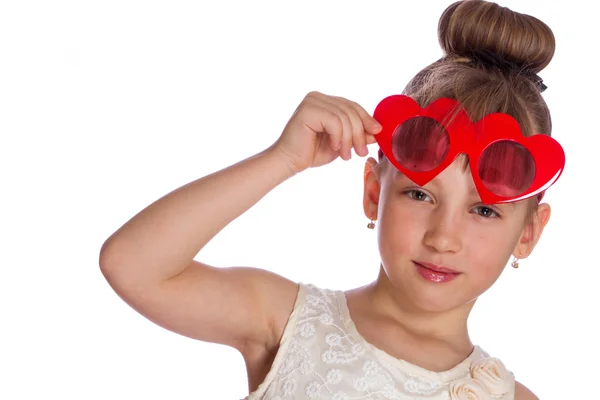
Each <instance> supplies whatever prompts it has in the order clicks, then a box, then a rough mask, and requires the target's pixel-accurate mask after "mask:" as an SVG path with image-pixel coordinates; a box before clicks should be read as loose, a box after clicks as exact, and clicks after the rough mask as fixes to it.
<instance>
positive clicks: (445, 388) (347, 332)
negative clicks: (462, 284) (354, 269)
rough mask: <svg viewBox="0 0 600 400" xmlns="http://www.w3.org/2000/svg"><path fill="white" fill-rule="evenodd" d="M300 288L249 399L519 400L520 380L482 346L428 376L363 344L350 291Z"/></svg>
mask: <svg viewBox="0 0 600 400" xmlns="http://www.w3.org/2000/svg"><path fill="white" fill-rule="evenodd" d="M299 286H300V288H299V291H298V297H297V299H296V303H295V304H294V309H293V311H292V313H291V315H290V317H289V321H288V323H287V325H286V328H285V330H284V333H283V336H282V339H281V344H280V348H279V351H278V353H277V355H276V356H275V360H274V361H273V365H272V367H271V370H270V371H269V373H268V374H267V376H266V378H265V380H264V381H263V382H262V383H261V384H260V385H259V387H258V388H257V389H256V390H255V391H254V392H252V393H250V395H249V396H247V397H246V399H245V400H287V399H320V400H358V399H361V400H366V399H390V400H425V399H427V400H454V399H469V400H471V399H478V400H479V399H486V400H487V399H494V400H498V399H501V400H514V385H515V381H514V375H513V374H512V373H511V372H509V371H507V370H506V369H504V365H503V364H502V362H500V360H498V359H496V358H492V357H490V356H489V355H488V354H487V353H486V352H485V351H483V350H482V349H481V348H480V347H479V346H475V349H474V351H473V352H472V354H471V355H469V357H468V358H467V359H465V360H464V361H463V362H461V363H460V364H458V365H457V366H455V367H453V368H451V369H450V370H447V371H444V372H433V371H428V370H426V369H424V368H421V367H418V366H416V365H414V364H410V363H408V362H406V361H404V360H400V359H397V358H395V357H392V356H391V355H389V354H387V353H385V352H384V351H381V350H379V349H378V348H376V347H374V346H373V345H371V344H369V343H368V342H367V341H366V340H365V339H364V338H362V336H361V335H360V334H359V333H358V331H357V330H356V327H355V326H354V323H353V322H352V320H351V318H350V313H349V311H348V306H347V304H346V297H345V295H344V292H342V291H332V290H328V289H320V288H317V287H315V286H314V285H311V284H303V283H300V284H299Z"/></svg>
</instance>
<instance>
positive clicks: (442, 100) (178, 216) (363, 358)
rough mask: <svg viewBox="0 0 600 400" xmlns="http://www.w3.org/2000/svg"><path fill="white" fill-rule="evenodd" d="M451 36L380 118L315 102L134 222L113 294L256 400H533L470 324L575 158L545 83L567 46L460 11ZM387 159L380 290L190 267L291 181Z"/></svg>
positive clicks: (534, 238) (370, 190) (374, 202)
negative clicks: (231, 370) (230, 375)
mask: <svg viewBox="0 0 600 400" xmlns="http://www.w3.org/2000/svg"><path fill="white" fill-rule="evenodd" d="M438 35H439V41H440V44H441V46H442V48H443V50H444V53H445V56H444V57H443V58H442V59H440V60H438V61H437V62H435V63H433V64H432V65H430V66H428V67H426V68H425V69H424V70H423V71H421V72H420V73H418V74H417V76H415V77H414V78H413V79H412V80H411V81H410V82H409V84H408V85H407V86H406V88H405V90H404V92H403V95H404V96H390V97H388V98H386V99H384V100H383V101H382V102H381V103H380V104H379V106H378V107H377V109H376V110H375V113H374V116H373V117H371V116H370V115H369V114H368V113H367V112H366V111H365V110H364V109H363V108H362V107H361V106H360V105H358V104H356V103H355V102H352V101H349V100H347V99H344V98H339V97H334V96H328V95H324V94H321V93H318V92H312V93H309V94H308V95H307V96H306V97H305V99H304V100H303V101H302V102H301V104H300V105H299V106H298V108H297V109H296V111H295V112H294V114H293V116H292V117H291V119H290V120H289V122H288V124H287V125H286V127H285V129H284V130H283V133H282V134H281V136H280V137H279V138H278V140H277V141H275V143H273V145H271V146H270V147H269V148H267V149H265V150H264V151H262V152H260V153H258V154H256V155H254V156H253V157H250V158H248V159H246V160H243V161H241V162H239V163H237V164H235V165H232V166H230V167H228V168H225V169H224V170H221V171H218V172H216V173H213V174H211V175H209V176H206V177H203V178H201V179H198V180H196V181H193V182H191V183H189V184H187V185H185V186H183V187H181V188H179V189H177V190H175V191H173V192H172V193H169V194H168V195H166V196H164V197H163V198H161V199H159V200H157V201H156V202H154V203H153V204H152V205H150V206H149V207H147V208H146V209H144V210H143V211H141V212H140V213H139V214H138V215H136V216H135V217H134V218H132V219H131V220H130V221H128V222H127V223H126V224H125V225H124V226H123V227H121V228H120V229H119V230H118V231H117V232H115V233H114V234H113V235H111V237H110V238H109V239H108V240H107V241H106V242H105V243H104V245H103V247H102V250H101V254H100V265H101V269H102V272H103V274H104V276H105V277H106V279H107V280H108V282H109V283H110V284H111V286H112V287H113V289H114V290H115V291H116V292H117V293H118V294H119V296H121V297H122V298H123V299H124V300H125V301H126V302H128V304H130V305H131V307H133V308H134V309H136V310H137V311H139V312H140V313H141V314H143V315H144V316H146V317H147V318H148V319H151V320H152V321H154V322H155V323H157V324H159V325H161V326H163V327H165V328H166V329H170V330H172V331H174V332H177V333H180V334H182V335H185V336H188V337H191V338H195V339H198V340H202V341H206V342H212V343H220V344H225V345H229V346H231V347H233V348H235V349H237V350H239V351H240V353H241V354H242V355H243V357H244V360H245V362H246V366H247V371H248V382H249V390H250V394H249V396H248V397H247V399H250V400H257V399H304V398H315V399H359V398H360V399H493V398H494V399H520V400H523V399H535V398H536V396H535V395H533V393H531V392H530V391H529V390H528V389H526V387H525V386H524V385H522V384H521V383H518V382H516V381H515V379H514V376H513V374H512V373H511V372H510V371H509V370H507V369H506V368H505V367H504V365H503V363H502V362H501V361H500V359H498V358H494V357H491V356H490V355H489V354H487V353H486V352H485V351H484V350H483V349H481V348H480V347H478V346H476V345H474V344H473V343H472V342H471V340H470V338H469V333H468V330H467V319H468V316H469V314H470V311H471V309H472V307H473V305H474V303H475V301H476V299H477V298H478V296H480V295H481V294H482V293H484V292H485V291H486V290H487V289H488V288H490V287H491V285H492V284H493V283H494V282H495V281H496V279H497V278H498V277H499V275H500V274H501V272H502V270H503V269H504V267H505V265H506V264H507V261H508V259H509V257H510V256H511V255H513V256H514V257H515V260H514V261H513V263H512V265H513V266H514V267H517V266H518V263H517V259H520V258H525V257H527V256H528V255H529V254H530V253H531V252H532V250H533V249H534V247H535V245H536V243H537V242H538V240H539V238H540V235H541V234H542V231H543V229H544V227H545V225H546V224H547V222H548V219H549V217H550V207H549V205H548V204H544V203H540V199H541V195H542V193H543V190H545V189H547V188H548V187H549V186H550V185H551V184H552V183H554V182H555V180H556V179H557V177H558V175H560V172H561V171H562V164H563V160H564V158H563V153H562V149H561V148H560V146H559V145H558V144H557V143H556V142H555V141H553V139H551V138H550V137H549V135H550V131H551V125H550V115H549V112H548V108H547V106H546V104H545V102H544V100H543V98H542V97H541V95H540V93H541V91H543V90H544V88H545V86H544V85H543V83H542V82H541V80H540V79H539V78H538V77H537V75H535V74H536V73H538V72H539V71H540V70H542V69H543V68H544V67H545V66H546V65H548V63H549V62H550V60H551V58H552V55H553V53H554V37H553V35H552V32H551V30H550V29H549V28H548V27H547V26H546V25H545V24H544V23H543V22H541V21H539V20H538V19H536V18H534V17H531V16H528V15H524V14H519V13H516V12H513V11H511V10H508V9H506V8H502V7H500V6H498V5H496V4H494V3H489V2H485V1H463V2H456V3H454V4H452V5H450V6H449V7H448V8H447V9H446V10H445V12H444V13H443V14H442V16H441V19H440V21H439V29H438ZM471 121H473V122H471ZM474 122H478V123H474ZM484 128H485V129H484ZM537 133H542V134H545V135H539V136H535V137H534V138H535V140H526V139H525V138H526V137H529V136H533V135H534V134H537ZM475 139H476V140H475ZM538 139H539V140H538ZM375 142H377V143H378V144H379V147H380V150H379V160H374V159H373V158H369V159H368V160H367V161H366V164H365V174H364V196H363V208H364V213H365V216H366V217H367V218H368V219H369V220H370V222H369V224H368V227H369V228H374V227H375V222H376V221H378V223H377V228H378V240H379V250H380V256H381V259H380V261H379V275H378V277H377V279H376V280H375V281H374V282H372V283H370V284H367V285H365V286H362V287H359V288H355V289H353V290H348V291H345V292H342V291H333V290H329V289H324V288H318V287H315V286H313V285H310V284H303V283H295V282H292V281H290V280H288V279H286V278H284V277H282V276H278V275H276V274H273V273H271V272H268V271H264V270H260V269H255V268H244V267H235V268H215V267H212V266H209V265H206V264H203V263H200V262H197V261H195V260H194V257H195V256H196V254H197V253H198V252H199V251H200V250H201V249H202V248H203V247H204V246H205V245H206V244H207V243H208V242H209V241H210V240H211V239H212V238H213V237H214V236H215V235H216V234H217V233H218V232H219V231H221V230H222V229H223V228H224V227H226V226H227V225H228V224H229V223H230V222H231V221H233V220H234V219H236V218H237V217H238V216H240V215H241V214H243V213H244V212H245V211H247V210H248V209H249V208H250V207H252V206H253V205H254V204H256V203H257V202H258V201H259V200H260V199H261V198H262V197H264V196H265V195H266V194H267V193H268V192H270V191H271V190H272V189H274V188H275V187H276V186H278V185H279V184H281V183H282V182H284V181H285V180H287V179H289V178H290V177H292V176H294V175H296V174H299V173H301V172H302V171H304V170H306V169H307V168H309V167H319V166H322V165H325V164H328V163H330V162H331V161H333V160H335V159H336V158H338V157H341V158H342V159H344V160H348V159H349V158H350V152H351V149H352V148H354V151H355V152H356V154H358V155H360V156H366V155H367V154H368V151H367V145H368V144H373V143H375ZM539 148H541V149H542V152H541V153H540V152H539V150H538V149H539ZM540 154H542V155H544V154H545V155H550V156H551V157H547V156H546V157H542V156H540Z"/></svg>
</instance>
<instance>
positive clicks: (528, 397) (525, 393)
mask: <svg viewBox="0 0 600 400" xmlns="http://www.w3.org/2000/svg"><path fill="white" fill-rule="evenodd" d="M515 400H540V398H539V397H537V396H536V395H535V394H533V392H532V391H531V390H529V389H527V387H526V386H525V385H523V384H522V383H521V382H515Z"/></svg>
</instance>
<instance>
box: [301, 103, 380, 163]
mask: <svg viewBox="0 0 600 400" xmlns="http://www.w3.org/2000/svg"><path fill="white" fill-rule="evenodd" d="M309 96H311V97H312V99H311V100H312V101H313V102H314V104H318V105H320V106H321V107H322V108H324V109H326V110H328V111H329V112H330V113H331V114H329V119H327V118H326V119H323V121H329V123H324V124H323V128H324V130H325V131H326V132H327V133H328V134H329V136H330V143H331V147H332V148H333V149H334V150H336V151H339V154H340V156H341V157H342V159H344V160H349V159H350V158H351V157H352V154H351V151H352V148H353V147H354V151H355V152H356V154H358V155H360V156H363V157H364V156H366V155H368V153H369V151H368V149H367V144H372V143H375V142H376V141H375V136H374V135H376V134H377V133H379V132H380V131H381V125H380V124H379V123H378V122H377V121H376V120H375V119H374V118H373V117H371V116H370V115H369V113H367V111H366V110H365V109H364V108H363V107H361V106H360V105H359V104H357V103H355V102H353V101H350V100H347V99H345V98H342V97H334V96H327V95H324V94H322V93H318V92H312V93H310V94H309ZM332 114H334V115H335V116H336V117H337V118H333V115H332Z"/></svg>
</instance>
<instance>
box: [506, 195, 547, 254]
mask: <svg viewBox="0 0 600 400" xmlns="http://www.w3.org/2000/svg"><path fill="white" fill-rule="evenodd" d="M550 211H551V210H550V205H549V204H547V203H542V204H540V205H539V206H538V207H537V210H536V211H535V214H534V215H533V218H532V219H531V220H530V221H529V222H527V224H525V226H524V227H523V232H521V237H520V238H519V243H518V244H517V247H515V251H514V253H513V255H514V256H515V257H517V258H521V259H523V258H527V257H529V255H530V254H531V252H532V251H533V249H534V248H535V245H536V244H537V243H538V241H539V240H540V237H541V236H542V232H543V231H544V228H545V227H546V224H547V223H548V220H549V219H550Z"/></svg>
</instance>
